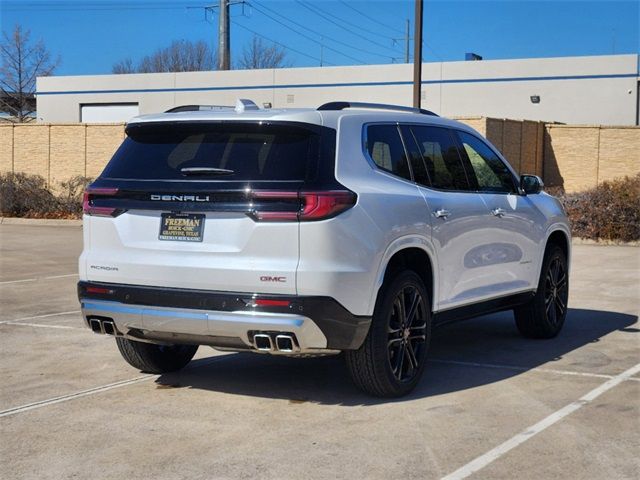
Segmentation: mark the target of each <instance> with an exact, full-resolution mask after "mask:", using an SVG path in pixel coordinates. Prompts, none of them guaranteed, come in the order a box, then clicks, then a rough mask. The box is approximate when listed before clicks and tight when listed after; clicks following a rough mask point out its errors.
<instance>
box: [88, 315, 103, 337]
mask: <svg viewBox="0 0 640 480" xmlns="http://www.w3.org/2000/svg"><path fill="white" fill-rule="evenodd" d="M89 326H90V327H91V330H93V333H99V334H103V333H104V330H103V329H102V323H101V322H100V320H98V319H97V318H91V319H89Z"/></svg>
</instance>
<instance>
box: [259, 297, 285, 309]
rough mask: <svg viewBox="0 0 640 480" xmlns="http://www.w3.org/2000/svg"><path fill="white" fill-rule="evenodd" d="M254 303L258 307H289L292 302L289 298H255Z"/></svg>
mask: <svg viewBox="0 0 640 480" xmlns="http://www.w3.org/2000/svg"><path fill="white" fill-rule="evenodd" d="M253 304H254V305H255V306H256V307H288V306H289V305H290V304H291V302H290V301H289V300H267V299H259V298H257V299H255V300H254V301H253Z"/></svg>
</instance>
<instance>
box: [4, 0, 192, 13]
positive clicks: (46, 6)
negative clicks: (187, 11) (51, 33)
mask: <svg viewBox="0 0 640 480" xmlns="http://www.w3.org/2000/svg"><path fill="white" fill-rule="evenodd" d="M196 4H200V5H201V4H202V0H191V1H188V0H187V1H172V2H170V3H168V2H158V1H154V2H140V3H138V4H134V5H132V4H131V2H108V3H107V2H96V1H94V2H83V3H82V4H79V3H77V2H72V1H57V2H56V1H53V2H52V1H46V2H33V1H32V2H28V1H26V2H16V3H13V2H7V3H5V5H4V6H3V10H4V11H12V12H17V11H27V12H30V11H55V12H67V11H108V10H118V11H120V10H182V9H183V8H188V7H190V6H196Z"/></svg>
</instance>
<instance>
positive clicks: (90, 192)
mask: <svg viewBox="0 0 640 480" xmlns="http://www.w3.org/2000/svg"><path fill="white" fill-rule="evenodd" d="M117 193H118V189H117V188H92V187H89V188H87V189H86V190H85V192H84V195H83V197H82V211H83V212H84V213H85V214H86V215H98V216H102V217H115V216H117V215H119V214H120V213H122V210H121V209H117V208H112V207H96V206H94V205H93V204H92V200H93V198H94V197H113V196H115V195H116V194H117Z"/></svg>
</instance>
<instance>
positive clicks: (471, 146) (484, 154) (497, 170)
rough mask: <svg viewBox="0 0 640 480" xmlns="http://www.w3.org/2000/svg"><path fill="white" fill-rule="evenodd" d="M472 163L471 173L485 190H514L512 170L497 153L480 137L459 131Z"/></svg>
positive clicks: (480, 188)
mask: <svg viewBox="0 0 640 480" xmlns="http://www.w3.org/2000/svg"><path fill="white" fill-rule="evenodd" d="M458 135H459V136H460V141H461V142H462V146H463V147H464V151H465V153H466V155H467V157H468V158H469V163H470V164H471V170H472V171H471V172H470V175H471V176H472V177H473V178H474V179H475V181H476V183H477V188H478V190H480V191H483V192H514V191H515V190H514V184H513V177H512V175H511V172H510V171H509V169H508V168H507V166H506V165H505V164H504V162H503V161H502V160H500V158H499V157H498V155H496V153H495V152H494V151H493V150H491V148H489V146H488V145H487V144H486V143H484V142H483V141H482V140H480V139H479V138H477V137H475V136H473V135H470V134H468V133H465V132H458Z"/></svg>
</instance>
